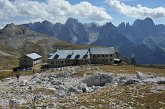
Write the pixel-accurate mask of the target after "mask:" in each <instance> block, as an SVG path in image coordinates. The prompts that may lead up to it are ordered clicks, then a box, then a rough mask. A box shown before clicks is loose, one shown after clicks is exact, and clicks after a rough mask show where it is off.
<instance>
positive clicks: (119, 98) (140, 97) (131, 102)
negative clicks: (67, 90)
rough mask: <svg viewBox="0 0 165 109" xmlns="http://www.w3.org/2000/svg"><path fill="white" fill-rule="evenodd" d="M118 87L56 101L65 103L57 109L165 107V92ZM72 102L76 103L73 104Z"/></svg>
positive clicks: (144, 86) (146, 88)
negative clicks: (81, 108) (80, 108)
mask: <svg viewBox="0 0 165 109" xmlns="http://www.w3.org/2000/svg"><path fill="white" fill-rule="evenodd" d="M133 87H134V86H118V87H117V88H116V89H112V88H110V87H106V88H103V89H101V90H99V91H97V92H95V93H85V94H79V95H76V96H71V97H67V98H62V99H59V100H57V101H58V102H59V103H61V102H63V103H66V104H64V105H63V106H61V107H60V108H59V109H63V108H66V107H72V108H79V107H80V106H85V107H87V108H90V109H105V108H106V109H112V108H114V107H115V108H124V109H127V108H130V107H133V108H135V109H147V108H150V109H151V108H152V109H158V108H162V109H163V108H164V106H165V104H164V103H165V96H164V95H165V92H162V93H149V92H150V86H148V85H143V86H140V87H136V88H137V89H136V90H134V88H133ZM73 102H76V103H75V104H73Z"/></svg>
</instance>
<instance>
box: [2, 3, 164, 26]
mask: <svg viewBox="0 0 165 109" xmlns="http://www.w3.org/2000/svg"><path fill="white" fill-rule="evenodd" d="M0 7H1V8H0V22H1V24H0V28H2V27H3V26H4V25H6V24H7V23H16V24H22V23H31V22H36V21H43V20H49V21H51V22H52V23H56V22H61V23H65V21H66V20H67V18H69V17H73V18H77V19H78V20H79V21H80V22H84V23H86V22H97V23H99V24H104V23H106V22H112V23H113V24H115V25H118V24H120V23H121V22H129V23H130V24H132V23H133V22H134V20H136V19H144V18H146V17H150V18H152V19H153V20H154V22H155V23H156V24H165V0H0Z"/></svg>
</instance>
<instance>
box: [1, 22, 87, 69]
mask: <svg viewBox="0 0 165 109" xmlns="http://www.w3.org/2000/svg"><path fill="white" fill-rule="evenodd" d="M81 47H85V46H81V45H79V46H76V45H73V44H69V43H66V42H63V41H60V40H58V39H56V38H54V37H51V36H48V35H45V34H42V33H37V32H35V31H32V30H30V29H28V28H26V27H23V26H21V25H15V24H8V25H6V26H5V27H4V28H3V29H2V30H0V57H1V58H0V61H1V63H0V65H2V66H1V68H13V67H12V66H16V65H18V58H19V57H20V56H22V55H24V54H26V53H31V52H36V53H38V54H40V55H42V56H43V61H46V58H47V55H48V54H49V53H51V52H53V51H54V50H56V49H57V48H73V49H74V48H81ZM9 66H10V67H9Z"/></svg>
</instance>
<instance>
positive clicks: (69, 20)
mask: <svg viewBox="0 0 165 109" xmlns="http://www.w3.org/2000/svg"><path fill="white" fill-rule="evenodd" d="M77 23H78V20H77V19H74V18H68V19H67V21H66V23H65V25H74V24H77Z"/></svg>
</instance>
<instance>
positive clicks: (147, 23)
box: [132, 17, 155, 26]
mask: <svg viewBox="0 0 165 109" xmlns="http://www.w3.org/2000/svg"><path fill="white" fill-rule="evenodd" d="M141 25H145V26H155V24H154V22H153V20H152V19H151V18H149V17H147V18H145V19H144V20H140V19H137V20H135V22H134V23H133V25H132V26H141Z"/></svg>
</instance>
